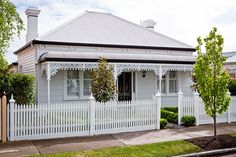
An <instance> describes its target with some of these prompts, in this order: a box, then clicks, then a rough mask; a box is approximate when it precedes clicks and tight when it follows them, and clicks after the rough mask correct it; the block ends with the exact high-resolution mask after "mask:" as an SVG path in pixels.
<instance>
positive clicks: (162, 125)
mask: <svg viewBox="0 0 236 157" xmlns="http://www.w3.org/2000/svg"><path fill="white" fill-rule="evenodd" d="M167 123H168V121H167V120H166V119H164V118H161V119H160V128H161V129H163V128H164V127H165V126H166V125H167Z"/></svg>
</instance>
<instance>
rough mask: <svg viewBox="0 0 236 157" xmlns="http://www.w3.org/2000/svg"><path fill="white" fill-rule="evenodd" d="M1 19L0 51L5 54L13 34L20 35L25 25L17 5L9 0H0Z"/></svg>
mask: <svg viewBox="0 0 236 157" xmlns="http://www.w3.org/2000/svg"><path fill="white" fill-rule="evenodd" d="M0 21H1V22H0V53H2V54H3V53H5V51H6V48H7V47H8V46H9V42H10V40H12V39H13V36H14V35H15V34H16V35H18V36H19V35H20V32H21V31H22V30H23V29H24V27H23V21H22V20H21V18H20V16H19V14H18V13H17V12H16V7H15V5H14V4H12V3H11V2H10V1H9V0H1V2H0Z"/></svg>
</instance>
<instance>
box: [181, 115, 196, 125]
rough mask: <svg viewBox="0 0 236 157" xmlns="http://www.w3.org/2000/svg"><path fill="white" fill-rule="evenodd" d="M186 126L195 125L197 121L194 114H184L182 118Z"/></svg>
mask: <svg viewBox="0 0 236 157" xmlns="http://www.w3.org/2000/svg"><path fill="white" fill-rule="evenodd" d="M181 121H182V123H183V125H184V126H187V127H188V126H193V125H194V124H195V122H196V119H195V117H194V116H183V117H182V119H181Z"/></svg>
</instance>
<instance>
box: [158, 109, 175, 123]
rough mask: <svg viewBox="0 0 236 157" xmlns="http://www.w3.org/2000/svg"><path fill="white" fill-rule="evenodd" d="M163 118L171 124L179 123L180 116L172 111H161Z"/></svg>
mask: <svg viewBox="0 0 236 157" xmlns="http://www.w3.org/2000/svg"><path fill="white" fill-rule="evenodd" d="M161 118H164V119H166V120H167V121H168V122H171V123H178V114H177V113H174V112H171V111H167V110H164V109H161Z"/></svg>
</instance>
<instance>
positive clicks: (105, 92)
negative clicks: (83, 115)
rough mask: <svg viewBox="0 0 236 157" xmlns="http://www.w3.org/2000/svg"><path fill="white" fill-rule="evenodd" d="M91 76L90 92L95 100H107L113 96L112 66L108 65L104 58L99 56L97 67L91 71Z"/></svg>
mask: <svg viewBox="0 0 236 157" xmlns="http://www.w3.org/2000/svg"><path fill="white" fill-rule="evenodd" d="M92 78H93V82H92V93H93V96H94V97H95V99H96V101H99V102H107V101H109V100H111V99H114V98H115V95H116V84H115V80H114V75H113V67H112V66H111V65H108V63H107V59H106V58H100V60H99V64H98V68H96V69H94V70H93V71H92Z"/></svg>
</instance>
